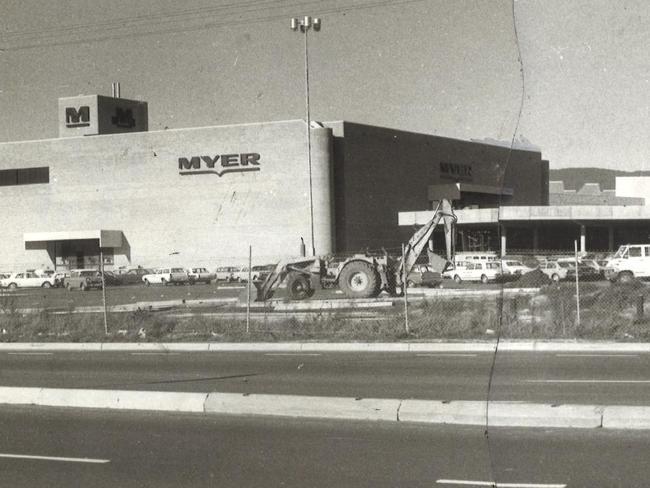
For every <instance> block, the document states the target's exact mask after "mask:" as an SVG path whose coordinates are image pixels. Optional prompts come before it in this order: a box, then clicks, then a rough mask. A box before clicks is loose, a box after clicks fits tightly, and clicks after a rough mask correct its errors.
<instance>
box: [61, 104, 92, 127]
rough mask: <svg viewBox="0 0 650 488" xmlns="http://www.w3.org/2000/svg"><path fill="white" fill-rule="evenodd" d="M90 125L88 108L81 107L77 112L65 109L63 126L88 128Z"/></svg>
mask: <svg viewBox="0 0 650 488" xmlns="http://www.w3.org/2000/svg"><path fill="white" fill-rule="evenodd" d="M89 125H90V107H88V106H83V107H79V110H77V109H76V108H74V107H66V109H65V126H66V127H71V128H74V127H88V126H89Z"/></svg>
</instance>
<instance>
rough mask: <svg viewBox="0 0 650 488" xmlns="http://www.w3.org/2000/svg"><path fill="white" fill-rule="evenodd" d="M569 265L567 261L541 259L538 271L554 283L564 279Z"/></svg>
mask: <svg viewBox="0 0 650 488" xmlns="http://www.w3.org/2000/svg"><path fill="white" fill-rule="evenodd" d="M570 267H571V265H570V264H569V263H567V262H558V261H542V262H541V263H539V269H540V271H542V272H543V273H544V274H545V275H546V276H548V277H549V278H551V279H552V280H553V281H555V282H556V283H557V282H558V281H560V280H565V279H566V277H567V273H568V271H569V268H570Z"/></svg>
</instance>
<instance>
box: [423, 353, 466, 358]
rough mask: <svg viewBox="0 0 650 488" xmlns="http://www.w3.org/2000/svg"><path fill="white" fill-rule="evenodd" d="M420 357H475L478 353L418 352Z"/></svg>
mask: <svg viewBox="0 0 650 488" xmlns="http://www.w3.org/2000/svg"><path fill="white" fill-rule="evenodd" d="M416 356H418V357H433V358H444V357H447V356H449V357H456V358H475V357H476V356H478V354H454V353H440V354H433V353H432V354H416Z"/></svg>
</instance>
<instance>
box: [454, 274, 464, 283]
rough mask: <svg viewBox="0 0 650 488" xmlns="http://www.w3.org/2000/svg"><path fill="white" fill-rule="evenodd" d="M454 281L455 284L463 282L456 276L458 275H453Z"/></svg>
mask: <svg viewBox="0 0 650 488" xmlns="http://www.w3.org/2000/svg"><path fill="white" fill-rule="evenodd" d="M454 281H455V282H456V283H460V282H461V281H463V280H462V279H461V277H460V276H458V275H454Z"/></svg>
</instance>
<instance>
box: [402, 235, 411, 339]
mask: <svg viewBox="0 0 650 488" xmlns="http://www.w3.org/2000/svg"><path fill="white" fill-rule="evenodd" d="M407 278H408V276H407V275H406V261H405V260H404V244H402V291H403V292H404V330H405V331H406V334H407V335H408V334H410V330H409V300H408V292H407V290H408V284H407V281H408V279H407Z"/></svg>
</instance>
